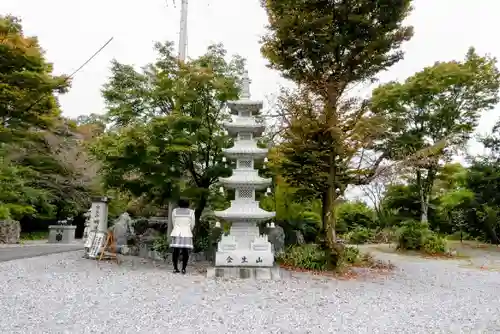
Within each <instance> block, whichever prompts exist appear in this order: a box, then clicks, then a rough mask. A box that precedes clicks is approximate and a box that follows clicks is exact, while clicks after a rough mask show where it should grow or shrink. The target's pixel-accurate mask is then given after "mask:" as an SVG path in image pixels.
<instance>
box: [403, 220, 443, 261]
mask: <svg viewBox="0 0 500 334" xmlns="http://www.w3.org/2000/svg"><path fill="white" fill-rule="evenodd" d="M398 249H404V250H418V251H424V252H426V253H429V254H442V253H445V252H446V240H445V239H444V238H442V237H440V236H439V235H437V234H436V233H434V232H433V231H431V230H430V229H429V225H427V224H423V223H420V222H417V221H414V220H409V221H405V222H403V226H402V227H401V228H400V229H399V231H398Z"/></svg>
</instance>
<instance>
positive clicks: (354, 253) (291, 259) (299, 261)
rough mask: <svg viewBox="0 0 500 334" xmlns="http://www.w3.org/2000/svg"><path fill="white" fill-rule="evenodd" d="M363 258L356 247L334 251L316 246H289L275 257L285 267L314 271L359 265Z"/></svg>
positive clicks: (340, 248)
mask: <svg viewBox="0 0 500 334" xmlns="http://www.w3.org/2000/svg"><path fill="white" fill-rule="evenodd" d="M363 258H364V256H363V255H361V254H360V251H359V249H358V248H357V247H349V246H347V247H344V246H342V245H339V247H338V248H337V249H335V250H331V249H324V248H322V247H321V246H318V245H312V244H305V245H296V246H291V247H288V248H287V249H286V251H285V252H283V253H280V254H279V255H278V256H277V261H278V262H279V263H281V264H283V265H285V266H287V267H292V268H300V269H306V270H314V271H325V270H333V269H341V268H343V266H344V265H345V264H359V263H361V262H363Z"/></svg>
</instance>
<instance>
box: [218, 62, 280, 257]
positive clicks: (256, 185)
mask: <svg viewBox="0 0 500 334" xmlns="http://www.w3.org/2000/svg"><path fill="white" fill-rule="evenodd" d="M262 105H263V103H262V101H253V100H251V99H250V79H249V78H248V73H247V72H245V75H244V77H243V79H242V92H241V99H240V100H238V101H231V102H229V103H228V107H229V109H230V110H231V114H232V121H230V122H225V123H224V127H225V128H226V130H227V131H228V132H229V134H230V135H231V136H233V137H234V138H235V141H234V146H233V147H231V148H228V149H225V150H224V155H225V156H226V157H228V158H230V159H235V160H236V169H234V170H233V174H232V176H231V177H228V178H221V179H220V180H219V181H220V182H221V184H222V185H223V186H224V187H226V188H230V189H234V190H235V199H234V201H231V206H230V207H229V208H228V209H227V210H224V211H215V212H214V213H215V215H216V216H217V217H219V218H221V219H224V220H226V221H229V222H231V223H232V225H231V230H230V233H229V235H227V236H222V238H221V241H220V242H219V245H218V249H217V253H216V256H215V266H216V267H272V266H273V265H274V254H273V251H272V248H271V243H270V242H269V241H268V239H267V235H260V234H259V227H258V226H257V223H259V222H262V221H265V220H268V219H270V218H272V217H274V216H275V213H274V212H268V211H265V210H262V209H261V208H260V207H259V202H258V201H257V200H256V199H255V190H263V189H266V188H267V187H268V186H269V185H270V183H271V179H266V178H262V177H260V176H259V175H258V171H257V170H256V169H254V162H255V160H264V159H266V155H267V152H268V150H267V149H264V148H259V147H257V138H258V137H260V136H261V135H262V133H263V132H264V129H265V125H264V123H263V122H260V121H259V120H257V118H256V117H255V116H257V115H258V114H259V112H260V111H261V109H262ZM268 191H270V190H269V189H268Z"/></svg>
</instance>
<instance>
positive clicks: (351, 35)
mask: <svg viewBox="0 0 500 334" xmlns="http://www.w3.org/2000/svg"><path fill="white" fill-rule="evenodd" d="M410 4H411V1H410V0H406V1H404V0H379V1H373V0H356V1H351V0H349V1H328V0H315V1H303V0H291V1H278V0H263V1H262V5H263V7H264V8H265V10H266V12H267V15H268V18H269V25H268V33H267V34H266V36H265V37H264V39H263V46H262V53H263V55H264V56H265V57H266V58H267V59H268V60H269V61H270V67H271V68H273V69H276V70H278V71H280V72H281V73H282V75H283V76H284V77H286V78H289V79H291V80H292V81H294V82H295V83H297V84H298V85H299V87H300V90H299V91H298V93H297V94H291V96H285V97H284V99H285V100H287V101H286V103H285V104H284V105H285V106H286V107H287V108H288V110H290V111H291V115H290V116H289V117H288V118H287V123H288V124H287V128H286V129H285V130H284V133H283V138H284V141H285V144H284V145H283V146H282V149H283V154H284V155H285V158H286V159H284V160H285V163H284V164H283V175H284V176H285V177H286V179H287V180H288V181H289V182H291V183H292V185H293V186H299V187H301V188H309V189H312V190H314V193H315V195H317V196H319V197H320V198H322V202H323V205H322V206H323V212H322V220H323V227H324V230H325V232H326V235H327V238H328V241H329V244H330V246H331V247H335V217H336V214H335V206H336V205H337V204H338V199H339V198H340V197H341V196H342V195H343V192H344V191H345V189H346V187H347V185H349V184H353V183H363V182H367V181H368V177H369V176H371V175H373V173H374V171H375V170H376V168H377V166H378V164H379V163H380V162H381V161H382V159H383V157H380V156H378V157H377V158H376V159H375V161H373V163H372V164H370V165H371V166H370V168H366V167H365V166H359V167H360V168H355V169H353V168H352V167H351V166H352V165H351V163H352V162H353V158H355V157H358V158H360V159H358V160H361V161H363V160H364V159H363V157H365V153H366V152H361V151H364V150H365V149H369V148H370V147H371V146H373V143H374V141H375V140H376V138H377V137H378V136H379V135H380V133H381V132H382V130H383V129H382V125H383V121H382V120H381V119H380V118H379V117H377V115H373V114H371V113H369V110H368V109H367V108H366V105H365V104H364V103H360V101H358V100H357V99H353V98H349V97H347V94H348V91H349V89H351V88H352V87H353V86H354V85H356V84H359V83H363V82H367V81H370V80H373V79H374V77H375V75H377V73H379V72H380V71H383V70H386V69H387V68H389V67H390V66H392V65H393V64H395V63H397V62H398V61H399V60H401V59H402V58H403V53H402V51H401V50H400V46H401V45H402V43H403V42H405V41H407V40H409V39H410V38H411V36H412V34H413V32H412V28H411V27H406V26H404V25H403V20H404V19H405V18H406V17H407V15H408V14H409V12H410V9H411V6H410ZM285 110H286V108H285ZM359 155H361V157H360V156H359Z"/></svg>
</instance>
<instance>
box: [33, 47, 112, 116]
mask: <svg viewBox="0 0 500 334" xmlns="http://www.w3.org/2000/svg"><path fill="white" fill-rule="evenodd" d="M113 38H114V37H111V38H110V39H109V40H108V41H107V42H106V43H104V45H103V46H101V47H100V48H99V50H97V51H96V52H94V54H93V55H92V56H90V58H89V59H87V60H86V61H85V62H84V63H83V64H82V65H80V67H78V68H77V69H76V70H75V71H74V72H73V73H71V74H70V75H69V76H68V77H67V78H66V79H65V80H64V83H65V84H66V83H67V82H68V81H69V80H70V79H72V78H73V77H74V76H75V75H76V74H77V73H78V72H80V70H81V69H82V68H84V67H85V66H86V65H87V64H88V63H90V61H92V59H94V58H95V57H96V56H97V55H98V54H99V53H100V52H101V51H102V50H104V48H105V47H106V46H108V44H109V43H111V41H112V40H113ZM48 94H50V93H47V94H42V96H40V97H39V98H38V99H37V100H36V101H35V102H33V103H32V104H31V105H30V106H29V107H28V108H27V109H26V111H25V112H28V111H30V110H31V108H33V107H34V106H36V105H37V104H38V103H39V102H40V101H42V99H43V98H44V97H47V95H48Z"/></svg>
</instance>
